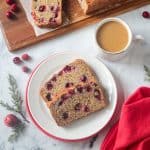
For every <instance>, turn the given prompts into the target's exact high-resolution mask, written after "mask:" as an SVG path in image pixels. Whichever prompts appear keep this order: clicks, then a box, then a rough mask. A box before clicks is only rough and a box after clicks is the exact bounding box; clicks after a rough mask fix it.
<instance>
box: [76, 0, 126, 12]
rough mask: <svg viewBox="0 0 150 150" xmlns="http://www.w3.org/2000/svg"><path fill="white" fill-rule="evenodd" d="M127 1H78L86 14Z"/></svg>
mask: <svg viewBox="0 0 150 150" xmlns="http://www.w3.org/2000/svg"><path fill="white" fill-rule="evenodd" d="M121 1H125V0H78V2H79V4H80V6H81V8H82V9H83V11H84V13H86V14H88V13H91V12H93V11H96V10H98V9H100V8H104V7H107V6H108V5H113V4H116V3H119V2H121Z"/></svg>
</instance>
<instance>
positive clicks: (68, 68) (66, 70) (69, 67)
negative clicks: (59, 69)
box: [63, 65, 71, 72]
mask: <svg viewBox="0 0 150 150" xmlns="http://www.w3.org/2000/svg"><path fill="white" fill-rule="evenodd" d="M63 70H64V72H70V71H71V66H68V65H67V66H66V67H65V68H64V69H63Z"/></svg>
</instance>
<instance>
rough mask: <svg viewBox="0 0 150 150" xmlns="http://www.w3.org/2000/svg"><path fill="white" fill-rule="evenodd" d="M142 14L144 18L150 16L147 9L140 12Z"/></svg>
mask: <svg viewBox="0 0 150 150" xmlns="http://www.w3.org/2000/svg"><path fill="white" fill-rule="evenodd" d="M142 16H143V17H144V18H150V13H149V12H148V11H144V12H143V13H142Z"/></svg>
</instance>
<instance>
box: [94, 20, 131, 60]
mask: <svg viewBox="0 0 150 150" xmlns="http://www.w3.org/2000/svg"><path fill="white" fill-rule="evenodd" d="M95 41H96V45H97V47H98V49H99V54H98V56H100V57H101V58H105V59H108V60H111V61H115V60H118V59H121V58H122V57H123V56H125V54H127V52H128V50H129V48H130V46H131V43H132V32H131V29H130V27H129V26H128V25H127V24H126V23H125V22H124V21H123V20H121V19H119V18H107V19H104V20H102V21H101V22H100V23H99V25H98V28H97V29H96V33H95Z"/></svg>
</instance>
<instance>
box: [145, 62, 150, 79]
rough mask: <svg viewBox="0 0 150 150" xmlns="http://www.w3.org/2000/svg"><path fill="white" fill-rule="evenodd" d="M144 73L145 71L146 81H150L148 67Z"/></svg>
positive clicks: (149, 69)
mask: <svg viewBox="0 0 150 150" xmlns="http://www.w3.org/2000/svg"><path fill="white" fill-rule="evenodd" d="M144 71H145V75H146V77H145V80H146V81H150V68H149V67H147V66H146V65H144Z"/></svg>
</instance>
